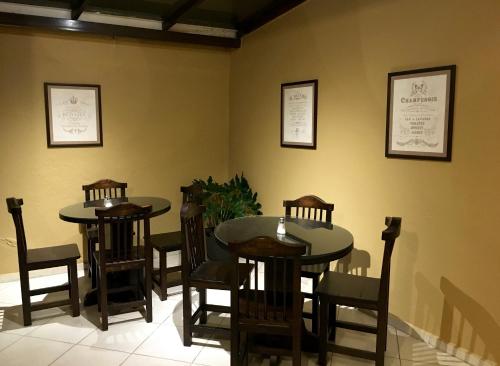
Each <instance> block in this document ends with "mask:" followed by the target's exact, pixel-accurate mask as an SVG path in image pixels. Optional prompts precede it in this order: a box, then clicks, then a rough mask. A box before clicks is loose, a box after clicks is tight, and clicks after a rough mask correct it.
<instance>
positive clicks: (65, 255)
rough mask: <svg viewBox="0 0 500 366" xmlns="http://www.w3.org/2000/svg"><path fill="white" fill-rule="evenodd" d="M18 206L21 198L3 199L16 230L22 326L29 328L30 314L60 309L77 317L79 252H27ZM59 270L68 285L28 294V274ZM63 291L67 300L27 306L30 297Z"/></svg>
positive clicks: (73, 248) (71, 248)
mask: <svg viewBox="0 0 500 366" xmlns="http://www.w3.org/2000/svg"><path fill="white" fill-rule="evenodd" d="M22 205H23V200H22V198H19V199H17V198H13V197H11V198H7V208H8V210H9V213H10V214H11V215H12V219H13V220H14V225H15V227H16V239H17V255H18V260H19V277H20V282H21V297H22V302H23V321H24V325H25V326H27V325H31V312H32V311H35V310H42V309H47V308H52V307H58V306H63V305H71V308H72V315H73V316H79V315H80V300H79V297H78V276H77V271H76V261H77V259H78V258H80V252H79V251H78V247H77V245H76V244H66V245H59V246H53V247H47V248H36V249H28V248H27V245H26V235H25V233H24V224H23V214H22V209H21V206H22ZM60 266H66V267H67V268H68V284H65V285H59V286H51V287H45V288H39V289H35V290H30V283H29V271H34V270H37V269H44V268H53V267H60ZM66 290H67V291H68V292H69V299H66V300H60V301H53V302H47V303H35V304H32V303H31V299H30V297H31V296H35V295H41V294H47V293H52V292H58V291H66Z"/></svg>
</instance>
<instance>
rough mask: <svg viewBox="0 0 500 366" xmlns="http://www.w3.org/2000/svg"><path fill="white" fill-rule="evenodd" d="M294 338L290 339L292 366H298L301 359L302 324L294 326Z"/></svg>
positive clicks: (298, 323)
mask: <svg viewBox="0 0 500 366" xmlns="http://www.w3.org/2000/svg"><path fill="white" fill-rule="evenodd" d="M295 328H296V329H295V331H294V333H295V334H294V336H293V337H292V366H300V361H301V357H302V349H301V343H302V342H301V337H300V336H301V332H302V323H301V322H297V324H296V325H295Z"/></svg>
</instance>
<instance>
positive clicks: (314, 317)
mask: <svg viewBox="0 0 500 366" xmlns="http://www.w3.org/2000/svg"><path fill="white" fill-rule="evenodd" d="M283 207H285V215H286V216H289V217H298V218H303V219H308V220H314V221H320V222H325V223H329V224H331V223H332V212H333V203H326V202H325V201H323V200H322V199H321V198H319V197H317V196H312V195H310V196H303V197H300V198H298V199H296V200H293V201H283ZM293 211H295V215H292V214H293ZM329 269H330V262H326V263H318V264H309V265H304V266H302V277H306V278H311V279H312V291H311V293H308V292H303V295H304V297H306V298H308V299H312V312H311V313H307V312H304V313H303V316H304V317H305V318H310V319H311V321H312V331H313V333H316V334H317V333H318V309H319V301H318V296H317V295H316V294H315V293H314V289H315V288H316V287H317V286H318V283H319V279H320V277H321V275H322V274H323V273H325V272H327V271H328V270H329Z"/></svg>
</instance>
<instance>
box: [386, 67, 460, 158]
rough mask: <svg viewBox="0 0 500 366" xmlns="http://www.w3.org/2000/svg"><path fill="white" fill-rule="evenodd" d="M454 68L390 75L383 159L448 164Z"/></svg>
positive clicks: (420, 70) (438, 68)
mask: <svg viewBox="0 0 500 366" xmlns="http://www.w3.org/2000/svg"><path fill="white" fill-rule="evenodd" d="M455 71H456V66H455V65H449V66H442V67H434V68H429V69H419V70H411V71H402V72H393V73H390V74H389V77H388V86H387V125H386V139H385V156H386V157H388V158H406V159H428V160H444V161H451V145H452V133H453V104H454V95H455Z"/></svg>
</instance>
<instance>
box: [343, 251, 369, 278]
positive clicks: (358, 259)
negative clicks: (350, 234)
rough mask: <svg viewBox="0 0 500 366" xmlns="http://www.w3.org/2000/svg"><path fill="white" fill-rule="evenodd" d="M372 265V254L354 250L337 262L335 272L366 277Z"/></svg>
mask: <svg viewBox="0 0 500 366" xmlns="http://www.w3.org/2000/svg"><path fill="white" fill-rule="evenodd" d="M370 265H371V260H370V253H368V252H367V251H366V250H360V249H356V248H353V249H352V251H351V253H349V254H348V255H346V256H345V257H344V258H341V259H339V260H338V261H337V266H336V267H335V272H341V273H350V274H352V275H356V276H364V277H366V276H367V273H368V268H370Z"/></svg>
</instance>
